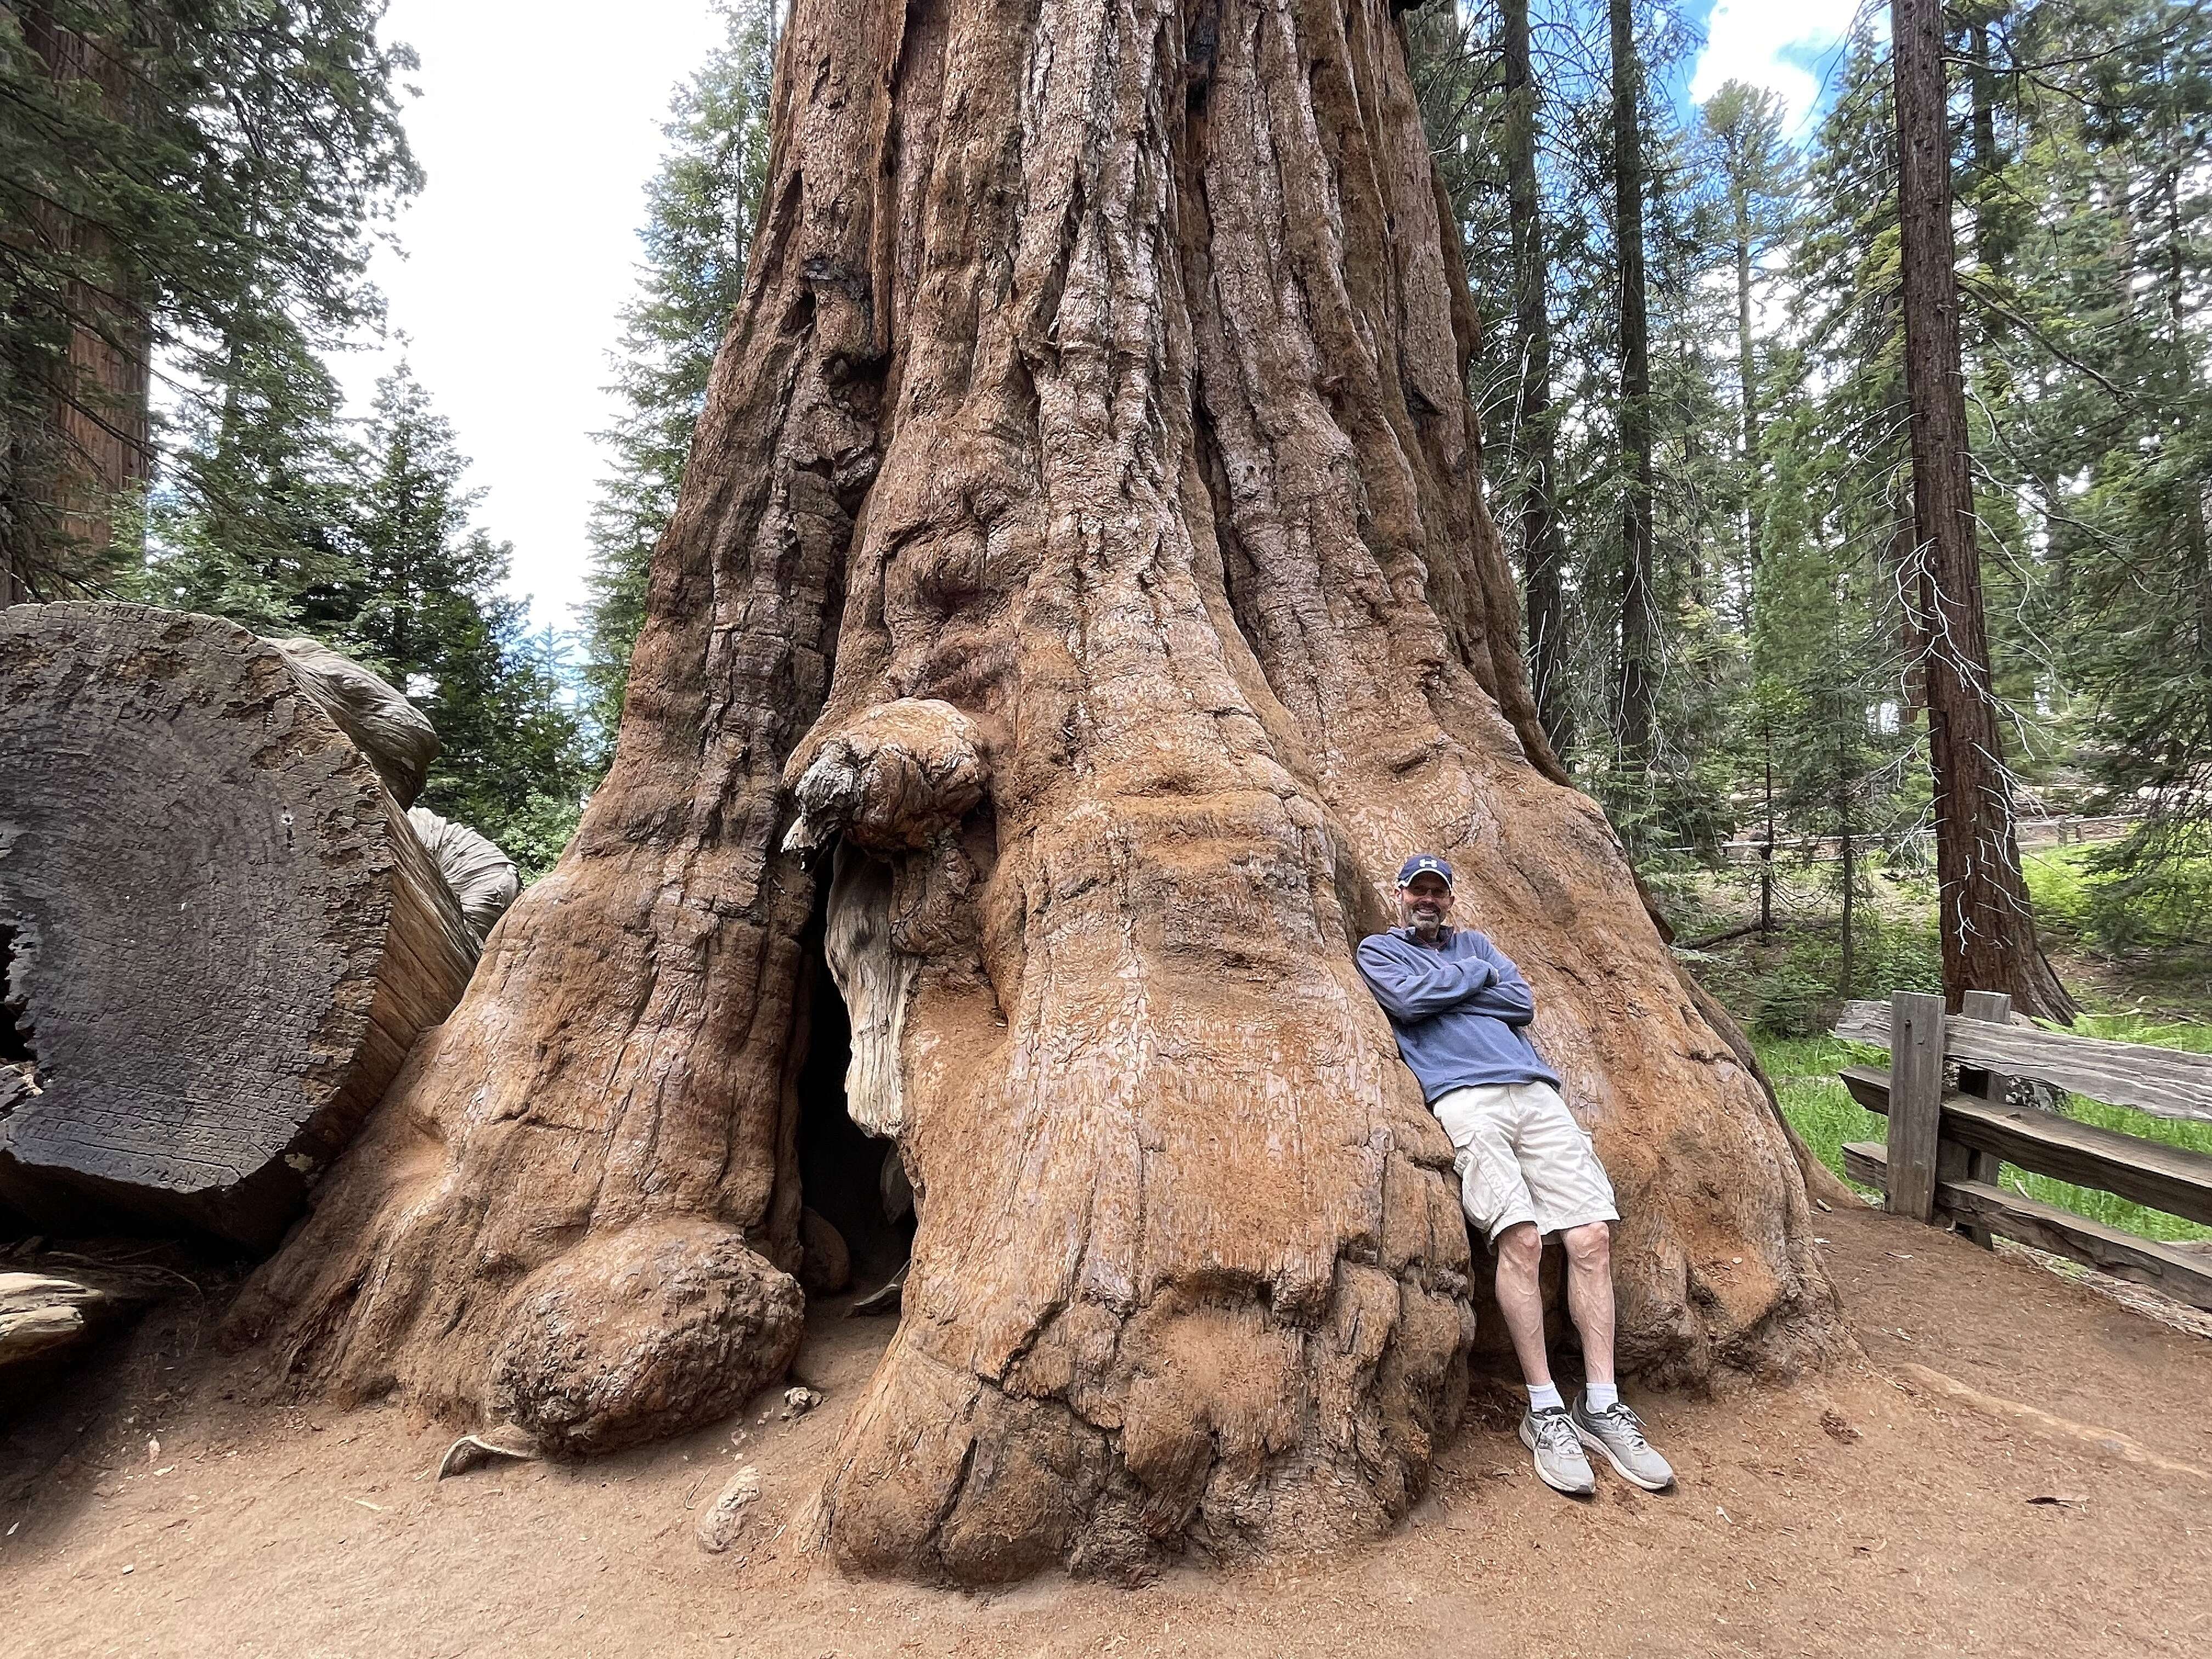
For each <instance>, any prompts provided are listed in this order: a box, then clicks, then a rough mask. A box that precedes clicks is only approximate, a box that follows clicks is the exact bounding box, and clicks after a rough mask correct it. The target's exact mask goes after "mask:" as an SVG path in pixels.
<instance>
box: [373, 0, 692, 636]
mask: <svg viewBox="0 0 2212 1659" xmlns="http://www.w3.org/2000/svg"><path fill="white" fill-rule="evenodd" d="M382 35H383V38H384V39H385V40H404V41H405V42H406V43H407V44H409V45H410V46H413V47H414V48H415V50H416V52H417V53H418V54H419V55H420V57H421V58H422V69H421V70H420V72H419V73H417V74H416V75H414V76H410V77H409V78H410V80H411V81H412V82H413V83H414V84H415V85H416V86H417V87H419V88H421V90H422V96H421V97H420V98H418V99H416V100H413V101H412V102H411V103H410V105H409V106H407V109H406V113H405V119H406V124H407V133H408V138H409V140H410V143H412V144H413V145H414V148H415V155H416V160H417V161H420V162H421V163H422V169H423V171H424V173H426V174H427V175H428V182H427V183H426V185H425V186H424V188H423V191H422V194H421V195H420V196H419V197H416V200H415V201H414V202H413V203H412V204H410V206H409V207H408V208H407V210H405V211H404V213H403V214H402V215H401V216H400V219H399V222H398V226H397V227H396V229H397V234H398V240H399V243H400V245H401V246H402V248H403V249H404V258H400V257H396V256H394V255H392V254H390V253H383V254H380V255H379V256H378V258H377V260H376V262H375V264H374V267H373V275H374V278H375V281H376V283H377V285H378V286H379V287H380V288H381V289H383V290H384V293H385V295H386V301H387V306H388V325H389V327H390V329H391V330H392V331H393V332H394V333H395V334H402V335H404V337H405V338H404V343H401V342H397V341H395V342H394V343H392V345H390V346H387V348H386V349H384V350H381V351H376V352H369V353H364V354H362V355H360V356H355V357H353V358H351V359H349V360H348V361H346V362H343V363H342V364H340V365H339V366H338V367H339V370H340V373H341V374H342V376H343V380H344V382H345V385H346V387H347V390H348V392H349V395H350V397H351V398H352V399H353V401H354V402H355V403H356V404H357V405H358V406H359V407H361V408H362V409H363V410H366V408H367V405H368V398H369V394H370V390H371V388H372V386H374V382H375V380H376V377H377V376H378V374H380V373H382V371H383V370H384V368H386V366H387V364H388V363H389V362H390V361H391V360H392V356H394V355H395V354H396V353H397V352H398V351H401V350H404V353H405V356H406V357H407V360H408V362H409V364H410V367H411V368H413V370H414V372H415V376H416V379H417V380H421V381H422V384H423V386H424V387H425V388H427V389H428V392H429V394H430V398H431V402H432V404H434V405H435V408H436V409H437V410H438V412H439V413H440V414H441V415H443V416H445V417H446V418H447V420H448V421H450V422H453V428H454V433H455V439H456V441H457V442H458V444H459V447H460V450H461V453H463V454H465V455H467V456H470V457H471V458H472V459H474V461H475V465H474V467H473V468H472V469H471V473H470V483H471V484H472V485H473V486H476V487H477V488H480V489H483V492H484V496H483V501H482V503H481V504H480V505H479V506H478V507H477V523H479V524H481V525H483V526H484V527H485V528H486V529H488V530H489V531H490V532H492V534H493V535H495V536H496V537H498V538H501V539H502V540H507V541H512V542H513V544H514V571H513V580H512V581H511V583H510V586H511V588H512V590H513V592H516V593H518V594H526V595H528V596H529V597H530V599H531V601H532V622H533V623H534V624H535V625H537V626H540V627H543V626H544V625H547V624H549V623H550V624H551V625H552V626H554V627H556V628H561V629H566V628H568V627H570V626H573V623H574V619H573V618H572V617H571V616H570V614H569V608H570V607H571V606H572V605H574V604H575V603H577V602H578V601H579V600H580V599H582V597H583V576H584V572H585V570H586V567H587V562H588V561H587V557H586V542H585V538H584V527H585V521H586V518H587V517H588V515H589V513H590V510H591V502H592V495H593V493H594V485H595V484H596V483H597V481H598V479H599V477H600V476H601V474H602V472H603V471H605V461H604V459H603V457H602V455H601V453H600V450H599V445H598V444H597V443H596V442H595V441H593V439H592V433H594V432H596V431H599V430H602V429H604V428H605V427H606V426H607V425H608V424H609V423H610V422H611V420H612V418H613V416H614V415H615V413H616V411H617V404H616V403H615V401H614V399H612V398H610V397H609V396H608V395H607V394H606V392H605V390H604V388H605V385H606V383H607V381H608V380H609V379H610V371H609V367H608V361H607V354H608V352H609V351H610V350H611V349H612V348H613V346H614V344H615V343H616V340H617V337H618V336H619V335H620V333H621V325H620V323H619V322H618V321H617V316H616V313H617V311H618V310H619V309H620V307H621V306H622V304H623V301H624V300H625V299H627V298H628V297H629V294H630V292H631V289H632V288H633V286H634V285H635V281H636V275H637V262H638V257H639V248H638V241H637V234H636V233H637V228H638V226H639V224H640V223H641V222H642V220H643V217H644V213H645V185H646V182H647V179H650V178H651V176H652V174H653V168H654V166H655V164H656V163H657V162H658V161H659V157H660V152H661V147H662V139H661V133H660V127H661V124H662V122H663V121H665V119H666V118H667V113H668V105H669V100H670V98H671V95H672V94H673V93H674V91H675V89H676V87H677V85H678V83H679V82H682V81H684V80H686V79H688V78H689V77H690V74H691V72H692V71H693V70H695V69H696V68H697V67H698V65H699V64H701V63H702V62H703V61H704V59H705V58H706V56H707V53H708V51H710V50H711V49H712V47H713V46H714V42H715V40H717V38H718V37H719V35H720V23H719V21H718V20H717V19H716V18H715V16H714V14H713V12H712V11H711V9H709V7H708V5H707V3H706V0H624V3H623V5H622V7H621V8H620V9H619V15H618V16H616V15H611V14H610V13H609V11H608V9H607V8H606V7H605V6H604V5H592V6H585V5H580V4H576V3H573V0H530V3H527V4H523V3H518V0H392V8H391V10H390V11H389V12H388V13H387V14H386V19H385V24H384V28H383V31H382Z"/></svg>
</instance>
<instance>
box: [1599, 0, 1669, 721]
mask: <svg viewBox="0 0 2212 1659" xmlns="http://www.w3.org/2000/svg"><path fill="white" fill-rule="evenodd" d="M1610 13H1611V21H1612V33H1613V43H1612V46H1613V57H1612V64H1613V242H1614V254H1615V257H1616V258H1617V259H1618V260H1619V262H1620V448H1621V461H1622V465H1623V467H1624V469H1625V472H1626V477H1625V480H1624V483H1623V488H1622V490H1621V510H1620V517H1621V526H1620V545H1621V576H1620V727H1619V737H1620V752H1621V755H1622V757H1623V758H1624V759H1626V760H1627V761H1629V762H1630V763H1632V764H1635V763H1648V762H1649V761H1650V758H1651V706H1652V698H1653V696H1654V691H1655V687H1656V680H1657V669H1656V663H1655V662H1654V659H1653V658H1654V652H1655V650H1656V629H1657V620H1658V619H1657V616H1656V599H1655V596H1654V593H1653V591H1652V565H1653V561H1654V551H1655V550H1654V545H1653V535H1652V527H1651V495H1652V484H1651V356H1650V319H1649V318H1648V316H1647V315H1646V311H1645V301H1644V130H1643V122H1642V118H1641V115H1640V113H1639V112H1638V100H1640V99H1641V98H1642V96H1643V91H1644V72H1643V66H1642V64H1641V63H1640V61H1639V60H1638V58H1637V55H1636V13H1635V6H1634V3H1633V0H1610Z"/></svg>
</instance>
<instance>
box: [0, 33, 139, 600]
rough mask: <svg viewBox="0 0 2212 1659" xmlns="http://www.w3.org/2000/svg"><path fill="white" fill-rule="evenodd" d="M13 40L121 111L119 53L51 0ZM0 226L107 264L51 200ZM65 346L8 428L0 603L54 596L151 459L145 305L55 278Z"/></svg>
mask: <svg viewBox="0 0 2212 1659" xmlns="http://www.w3.org/2000/svg"><path fill="white" fill-rule="evenodd" d="M21 28H22V35H23V44H24V46H26V47H27V49H28V50H29V51H30V52H31V53H32V54H33V56H35V57H36V58H38V59H39V61H40V64H41V65H42V67H43V68H44V70H45V71H46V74H47V75H48V76H50V77H51V78H52V79H53V80H54V81H55V82H59V83H62V84H64V85H66V84H69V83H70V82H89V83H91V85H92V86H93V87H94V88H97V96H98V97H99V98H100V100H101V102H102V103H103V104H104V105H105V106H106V108H107V110H108V111H109V112H111V113H113V114H117V115H123V114H126V113H127V112H128V111H129V108H130V102H131V85H130V80H129V75H128V71H127V70H126V69H125V66H124V65H123V64H122V63H121V61H120V59H119V58H118V57H117V56H116V55H115V54H114V53H112V52H106V51H104V50H102V49H101V48H100V46H99V44H98V43H97V42H96V41H94V40H88V38H87V37H86V36H85V35H84V34H82V33H80V32H79V31H77V30H76V29H73V28H70V27H66V26H65V24H64V21H62V20H60V19H58V17H57V15H56V13H55V9H54V8H53V7H52V6H44V5H30V6H26V7H24V8H23V9H22V14H21ZM0 234H9V235H11V236H18V235H20V236H21V237H24V238H27V239H29V240H35V241H36V242H38V243H39V244H40V245H41V257H42V258H44V259H46V261H48V262H50V263H51V264H54V265H55V266H57V267H59V268H64V269H72V270H90V271H100V270H106V269H107V268H109V267H112V265H113V264H114V263H115V262H114V261H113V259H112V258H111V257H110V237H109V234H108V233H107V232H106V230H105V229H103V228H101V227H100V226H98V225H95V224H92V223H89V222H86V221H84V220H82V219H79V218H77V217H76V216H73V215H70V214H68V213H65V212H63V211H61V210H58V209H46V210H40V211H39V212H38V213H37V214H36V215H35V222H33V223H32V224H28V225H26V226H24V227H21V228H20V229H11V230H9V231H8V232H0ZM59 304H60V307H61V310H62V312H63V313H64V316H65V318H66V322H65V324H64V326H65V327H66V329H67V332H68V347H67V350H66V351H65V352H64V353H62V354H61V355H60V359H59V361H58V362H55V363H53V364H52V365H51V366H50V367H48V368H46V369H45V370H44V371H43V374H42V379H43V380H44V384H43V385H40V386H39V387H38V388H37V391H38V393H39V394H40V398H41V400H42V402H43V404H44V406H45V408H44V419H43V420H42V421H40V422H33V423H31V424H30V426H29V428H28V429H26V430H21V431H15V432H10V433H8V434H7V435H6V436H7V449H8V453H7V454H6V455H5V456H4V457H0V478H4V479H5V485H6V490H7V495H8V496H9V498H10V499H9V500H6V501H0V607H5V606H7V605H17V604H21V603H23V602H25V601H26V600H29V599H58V598H61V597H64V595H65V594H66V593H68V592H70V591H71V590H72V589H74V588H75V587H76V583H75V582H74V580H72V578H73V577H74V576H75V574H76V573H77V572H78V571H79V570H80V569H82V568H83V566H84V565H85V563H86V562H87V561H88V559H96V558H97V557H98V556H99V555H100V554H101V553H103V552H104V551H106V549H107V547H108V545H109V544H110V543H111V542H112V541H113V540H114V538H115V532H116V528H117V526H116V513H117V508H118V507H125V508H126V509H127V508H128V507H129V506H130V505H131V503H132V502H133V501H135V499H136V497H137V495H138V494H139V492H140V491H141V490H143V489H144V487H145V483H146V478H147V475H148V473H149V471H150V470H151V468H152V463H153V444H152V438H151V435H150V429H149V410H148V402H147V395H148V388H149V369H150V367H151V356H152V348H151V343H150V337H149V325H148V322H147V319H146V316H145V313H144V312H143V309H142V308H140V307H138V306H137V304H136V303H135V302H134V301H132V300H131V297H130V296H128V295H125V294H122V293H120V292H118V291H115V290H114V289H112V288H103V287H101V286H99V285H97V284H95V283H94V282H91V281H88V280H86V279H85V278H84V277H82V276H70V277H69V278H68V279H67V280H66V281H65V282H64V283H62V284H61V293H60V296H59Z"/></svg>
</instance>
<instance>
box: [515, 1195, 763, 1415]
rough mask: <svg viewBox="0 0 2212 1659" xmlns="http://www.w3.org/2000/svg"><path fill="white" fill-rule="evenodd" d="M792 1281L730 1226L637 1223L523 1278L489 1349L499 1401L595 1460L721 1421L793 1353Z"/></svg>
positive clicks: (692, 1222)
mask: <svg viewBox="0 0 2212 1659" xmlns="http://www.w3.org/2000/svg"><path fill="white" fill-rule="evenodd" d="M508 1322H509V1323H510V1324H511V1326H512V1327H513V1332H512V1334H511V1335H509V1336H508V1338H507V1340H506V1341H505V1342H504V1343H503V1344H502V1345H501V1347H500V1348H499V1350H498V1352H496V1353H495V1355H494V1356H493V1358H492V1364H491V1376H490V1381H489V1389H488V1391H487V1398H488V1400H489V1403H490V1405H491V1407H492V1409H493V1410H494V1411H495V1412H496V1413H499V1414H501V1415H502V1416H504V1417H506V1418H507V1419H508V1420H509V1421H511V1422H513V1424H514V1425H516V1426H517V1427H519V1428H520V1429H521V1430H522V1431H524V1432H525V1433H526V1434H527V1435H528V1436H529V1437H530V1438H531V1439H532V1441H533V1442H535V1443H537V1444H538V1446H539V1447H540V1448H541V1449H544V1450H545V1451H547V1452H550V1453H552V1454H554V1455H561V1456H573V1457H588V1456H592V1455H597V1454H599V1453H601V1452H608V1451H615V1450H617V1449H621V1448H622V1447H624V1446H632V1445H635V1444H637V1443H640V1442H641V1441H647V1440H657V1439H660V1438H662V1437H665V1436H668V1435H672V1434H681V1433H683V1432H684V1431H686V1430H689V1429H694V1428H696V1427H698V1426H699V1425H701V1424H702V1423H711V1422H713V1421H714V1419H717V1418H720V1417H726V1416H727V1415H728V1414H729V1413H732V1411H735V1410H737V1409H738V1407H742V1406H743V1405H744V1403H745V1401H747V1400H748V1399H750V1397H751V1396H752V1395H754V1394H756V1393H757V1392H758V1391H759V1390H760V1389H763V1388H765V1387H766V1386H767V1385H768V1384H769V1383H773V1382H774V1381H775V1380H776V1378H778V1377H780V1376H782V1375H783V1373H784V1370H785V1368H786V1367H787V1366H788V1365H789V1364H791V1361H792V1359H793V1356H795V1355H796V1354H797V1353H798V1352H799V1338H800V1335H801V1334H802V1332H803V1328H804V1324H805V1297H804V1296H803V1295H802V1294H801V1293H800V1291H799V1285H798V1282H797V1281H796V1280H794V1279H793V1278H792V1277H791V1276H790V1275H789V1274H787V1273H781V1272H780V1271H778V1270H777V1269H776V1268H775V1267H772V1266H771V1265H770V1264H769V1262H768V1261H766V1260H765V1259H764V1258H763V1257H762V1256H760V1255H757V1254H756V1253H755V1252H754V1251H753V1250H752V1249H750V1247H749V1246H747V1244H746V1243H745V1242H744V1239H743V1238H742V1237H740V1236H739V1235H738V1234H737V1233H735V1232H733V1231H730V1230H729V1229H727V1228H723V1227H720V1226H717V1225H714V1223H711V1222H707V1221H702V1220H697V1219H690V1218H686V1219H683V1220H672V1221H659V1222H652V1221H649V1222H641V1223H639V1224H637V1225H634V1226H631V1227H629V1228H626V1229H624V1230H623V1231H620V1232H618V1233H614V1234H611V1235H609V1236H607V1237H602V1238H597V1239H592V1240H588V1241H586V1243H583V1244H580V1245H579V1246H577V1247H576V1248H575V1249H572V1250H569V1251H568V1252H566V1253H565V1254H563V1255H561V1256H559V1257H558V1258H556V1260H555V1261H552V1262H551V1263H550V1264H548V1265H547V1266H546V1267H543V1268H541V1269H539V1270H538V1272H537V1273H533V1274H532V1275H531V1276H530V1278H529V1279H526V1280H525V1281H524V1282H523V1284H522V1285H520V1287H519V1289H518V1290H517V1291H516V1293H515V1296H514V1297H513V1301H512V1302H511V1304H510V1305H509V1313H508Z"/></svg>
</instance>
